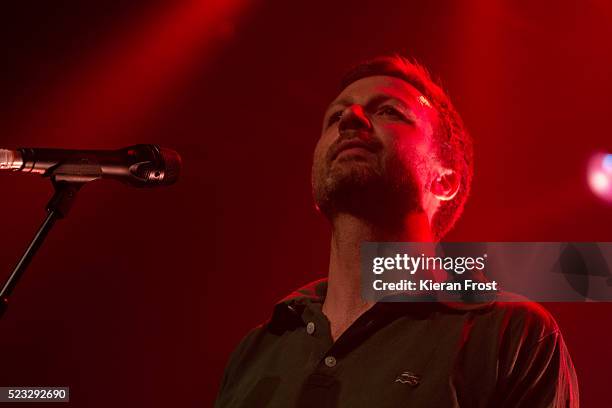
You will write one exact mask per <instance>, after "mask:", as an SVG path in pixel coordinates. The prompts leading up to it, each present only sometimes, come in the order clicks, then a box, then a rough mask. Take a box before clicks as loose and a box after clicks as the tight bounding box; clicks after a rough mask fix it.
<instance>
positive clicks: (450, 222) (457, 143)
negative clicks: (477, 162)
mask: <svg viewBox="0 0 612 408" xmlns="http://www.w3.org/2000/svg"><path fill="white" fill-rule="evenodd" d="M377 75H385V76H391V77H396V78H399V79H402V80H404V81H406V82H408V83H409V84H410V85H412V86H413V87H415V88H416V89H417V90H418V91H419V92H421V93H422V94H423V96H425V97H426V98H427V100H428V101H429V102H430V103H431V105H432V106H433V107H434V108H435V109H436V111H437V112H438V118H439V124H438V128H437V130H436V132H435V134H436V138H437V141H438V142H439V143H438V151H437V154H438V159H439V160H440V161H441V163H442V165H444V166H446V167H448V168H451V169H453V170H455V171H457V172H458V173H459V174H460V176H461V185H460V187H459V191H458V192H457V195H456V196H455V197H454V198H453V199H452V200H449V201H441V203H440V207H439V208H438V210H437V211H436V213H435V214H434V216H433V219H432V221H431V228H432V232H433V234H434V237H435V239H436V240H439V239H441V238H442V237H443V236H444V235H446V233H447V232H448V231H450V230H451V228H452V227H453V226H454V225H455V222H456V221H457V220H458V219H459V217H460V216H461V213H462V212H463V208H464V206H465V202H466V200H467V197H468V195H469V193H470V188H471V183H472V176H473V173H474V170H473V168H474V167H473V155H474V152H473V146H472V138H471V137H470V135H469V133H468V132H467V130H466V129H465V127H464V125H463V121H462V120H461V117H460V116H459V113H457V111H456V110H455V108H454V106H453V104H452V103H451V100H450V98H449V96H448V95H447V93H446V92H445V91H444V90H443V89H442V86H441V85H439V83H437V82H436V81H434V80H433V79H432V77H431V75H430V74H429V72H428V71H427V69H426V68H424V67H423V66H422V65H420V64H419V63H418V62H416V61H414V60H411V59H408V58H405V57H402V56H400V55H390V56H379V57H376V58H374V59H371V60H368V61H365V62H361V63H359V64H357V65H355V66H354V67H352V68H351V69H350V70H349V71H348V72H347V73H346V74H345V75H344V76H343V77H342V80H341V82H340V86H341V90H343V89H344V88H346V87H347V86H348V85H350V84H352V83H353V82H355V81H357V80H359V79H362V78H366V77H371V76H377Z"/></svg>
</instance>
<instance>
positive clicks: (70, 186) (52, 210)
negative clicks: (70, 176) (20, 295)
mask: <svg viewBox="0 0 612 408" xmlns="http://www.w3.org/2000/svg"><path fill="white" fill-rule="evenodd" d="M52 183H53V187H54V189H55V194H53V197H51V200H50V201H49V203H48V204H47V213H48V214H47V217H46V218H45V220H44V221H43V223H42V225H41V226H40V228H39V229H38V231H37V232H36V235H34V238H33V239H32V242H31V243H30V245H29V246H28V248H27V249H26V251H25V252H24V254H23V255H22V256H21V259H19V262H18V263H17V265H16V266H15V268H14V269H13V272H12V273H11V275H10V276H9V278H8V279H7V280H6V282H5V283H4V285H3V286H2V289H1V290H0V317H2V316H3V315H4V313H5V312H6V309H7V308H8V301H9V296H10V295H11V293H13V290H14V289H15V286H16V285H17V282H18V281H19V278H21V276H23V273H24V272H25V270H26V269H27V267H28V266H29V265H30V262H31V261H32V259H33V258H34V255H36V252H37V251H38V250H39V249H40V247H41V246H42V244H43V242H44V240H45V238H46V237H47V234H49V231H51V228H53V225H55V221H57V220H59V219H62V218H65V217H66V216H67V215H68V212H69V211H70V208H71V207H72V204H73V203H74V199H75V197H76V194H77V192H78V191H79V190H80V189H81V187H82V186H83V184H84V183H83V182H74V181H57V180H56V179H55V178H52Z"/></svg>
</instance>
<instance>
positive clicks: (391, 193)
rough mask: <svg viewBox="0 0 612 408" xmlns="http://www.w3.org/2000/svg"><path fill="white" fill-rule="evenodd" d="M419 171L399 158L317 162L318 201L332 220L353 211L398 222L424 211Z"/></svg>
mask: <svg viewBox="0 0 612 408" xmlns="http://www.w3.org/2000/svg"><path fill="white" fill-rule="evenodd" d="M415 173H416V172H415V171H413V170H411V169H410V168H408V166H406V165H404V164H403V163H402V162H401V161H400V160H399V159H398V158H393V159H389V160H387V161H386V162H385V163H380V162H379V163H376V164H372V163H369V162H364V161H359V160H355V159H350V160H344V161H340V162H332V163H330V162H328V161H325V162H324V163H320V164H317V163H314V164H313V171H312V188H313V197H314V201H315V204H316V206H317V208H318V209H319V211H320V212H321V213H322V214H323V215H325V217H326V218H328V219H329V220H330V221H331V220H332V219H333V218H334V217H335V216H336V215H337V214H339V213H349V214H352V215H354V216H356V217H359V218H362V219H365V220H368V221H370V222H372V223H374V224H388V223H391V224H393V223H397V222H399V220H401V219H403V218H404V216H405V215H406V214H407V213H410V212H418V211H422V205H421V202H422V201H421V188H420V184H419V182H418V181H417V180H418V179H417V177H416V175H415Z"/></svg>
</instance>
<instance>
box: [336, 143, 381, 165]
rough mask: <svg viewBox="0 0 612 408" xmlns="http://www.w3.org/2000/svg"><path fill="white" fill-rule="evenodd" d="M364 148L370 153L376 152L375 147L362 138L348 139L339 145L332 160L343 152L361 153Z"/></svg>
mask: <svg viewBox="0 0 612 408" xmlns="http://www.w3.org/2000/svg"><path fill="white" fill-rule="evenodd" d="M364 150H365V151H366V152H369V153H374V149H373V148H372V147H371V146H369V145H368V144H366V143H364V142H362V141H360V140H347V141H346V142H343V143H341V144H340V145H339V146H338V148H337V149H336V151H335V152H334V154H333V155H332V158H331V159H332V161H333V160H335V159H336V158H337V157H338V156H340V154H342V153H359V152H363V151H364Z"/></svg>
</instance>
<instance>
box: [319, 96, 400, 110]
mask: <svg viewBox="0 0 612 408" xmlns="http://www.w3.org/2000/svg"><path fill="white" fill-rule="evenodd" d="M386 101H393V102H397V103H398V104H399V105H402V106H403V107H404V108H406V109H410V105H409V104H408V103H407V102H404V101H403V100H401V99H398V98H396V97H394V96H391V95H386V94H377V95H375V96H374V97H372V99H370V100H369V101H368V102H367V104H366V107H371V106H376V105H379V104H381V103H383V102H386ZM353 103H354V101H353V98H351V97H346V98H341V99H338V100H335V101H333V102H332V103H331V104H330V105H329V107H328V108H327V112H328V113H329V112H330V110H331V109H332V108H333V107H334V106H348V105H351V104H353Z"/></svg>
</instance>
